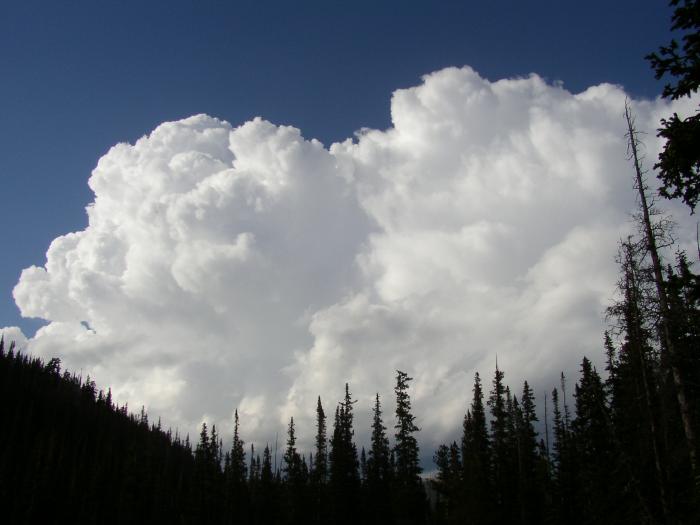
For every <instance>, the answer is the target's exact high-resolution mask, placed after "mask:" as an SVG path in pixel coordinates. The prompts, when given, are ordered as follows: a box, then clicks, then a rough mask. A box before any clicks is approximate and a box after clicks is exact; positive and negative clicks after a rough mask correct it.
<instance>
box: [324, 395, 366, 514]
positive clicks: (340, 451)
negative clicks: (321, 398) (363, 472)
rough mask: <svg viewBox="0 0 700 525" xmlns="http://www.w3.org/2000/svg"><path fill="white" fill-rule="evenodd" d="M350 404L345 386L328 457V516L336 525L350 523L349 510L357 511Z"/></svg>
mask: <svg viewBox="0 0 700 525" xmlns="http://www.w3.org/2000/svg"><path fill="white" fill-rule="evenodd" d="M353 403H354V401H352V398H351V396H350V389H349V386H348V384H347V383H346V384H345V398H344V400H343V401H342V402H341V403H340V405H339V406H338V407H336V411H335V422H334V428H333V438H332V439H331V449H330V453H329V463H330V491H331V499H332V515H333V520H334V521H335V522H336V523H339V524H345V523H350V522H351V521H352V520H351V517H352V515H353V509H356V508H357V504H358V501H359V491H360V476H359V472H358V468H359V461H358V458H357V448H356V447H355V443H354V441H353V437H354V430H353Z"/></svg>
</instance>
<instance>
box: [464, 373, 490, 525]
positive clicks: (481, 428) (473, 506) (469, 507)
mask: <svg viewBox="0 0 700 525" xmlns="http://www.w3.org/2000/svg"><path fill="white" fill-rule="evenodd" d="M490 465H491V445H490V442H489V436H488V430H487V429H486V410H485V408H484V393H483V390H482V388H481V378H480V377H479V373H478V372H477V373H476V374H474V387H473V390H472V403H471V409H470V410H467V414H466V415H465V417H464V423H463V434H462V470H463V474H462V479H463V490H462V498H461V501H462V502H463V503H462V505H461V507H463V508H462V510H461V511H460V512H461V514H462V515H464V516H469V517H470V520H471V523H475V524H483V523H488V522H489V521H490V519H491V513H492V503H491V502H492V500H491V498H492V495H493V491H492V490H491V477H490Z"/></svg>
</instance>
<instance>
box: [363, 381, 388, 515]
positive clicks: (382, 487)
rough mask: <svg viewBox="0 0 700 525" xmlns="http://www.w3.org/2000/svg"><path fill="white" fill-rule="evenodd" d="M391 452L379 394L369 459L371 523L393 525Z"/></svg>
mask: <svg viewBox="0 0 700 525" xmlns="http://www.w3.org/2000/svg"><path fill="white" fill-rule="evenodd" d="M390 455H391V452H390V450H389V439H388V438H387V437H386V427H385V426H384V423H383V421H382V407H381V403H380V401H379V394H378V393H377V394H376V396H375V400H374V407H373V409H372V434H371V437H370V449H369V458H368V459H367V482H366V487H367V490H366V494H367V498H366V502H367V520H368V522H369V523H376V524H390V523H391V519H392V517H391V465H390V463H389V461H390Z"/></svg>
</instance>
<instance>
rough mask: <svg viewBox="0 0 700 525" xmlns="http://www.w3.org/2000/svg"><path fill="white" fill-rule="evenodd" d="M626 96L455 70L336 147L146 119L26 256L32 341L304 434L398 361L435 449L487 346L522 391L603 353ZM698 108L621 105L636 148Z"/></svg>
mask: <svg viewBox="0 0 700 525" xmlns="http://www.w3.org/2000/svg"><path fill="white" fill-rule="evenodd" d="M624 100H625V93H624V92H623V91H622V89H621V88H619V87H616V86H611V85H600V86H596V87H592V88H590V89H588V90H586V91H585V92H583V93H579V94H571V93H569V92H568V91H566V90H565V89H563V88H562V87H561V86H559V85H550V84H547V83H546V82H545V81H543V80H542V79H541V78H540V77H538V76H536V75H532V76H530V77H529V78H521V79H507V80H500V81H497V82H489V81H487V80H485V79H483V78H481V77H480V76H479V75H478V74H477V73H476V72H474V71H473V70H471V69H470V68H462V69H456V68H450V69H445V70H443V71H439V72H437V73H433V74H431V75H428V76H426V77H424V79H423V83H422V84H421V85H420V86H417V87H414V88H411V89H405V90H399V91H397V92H395V93H394V95H393V97H392V104H391V108H392V120H393V127H391V128H390V129H388V130H386V131H378V130H362V131H360V132H358V134H357V137H356V139H355V140H351V139H348V140H346V141H345V142H343V143H338V144H333V145H332V146H331V147H330V149H326V148H324V146H323V145H322V144H321V143H319V142H318V141H316V140H311V141H308V140H305V139H304V138H303V137H302V135H301V133H300V132H299V130H297V129H295V128H292V127H281V126H275V125H273V124H271V123H269V122H266V121H264V120H261V119H255V120H253V121H251V122H247V123H245V124H243V125H242V126H240V127H237V128H232V127H231V126H230V125H229V124H228V123H226V122H223V121H220V120H217V119H215V118H211V117H208V116H205V115H197V116H194V117H191V118H188V119H185V120H181V121H178V122H167V123H164V124H161V125H160V126H159V127H158V128H156V129H155V130H154V131H153V132H152V133H151V134H150V135H149V136H147V137H143V138H142V139H140V140H138V141H137V142H136V144H134V145H129V144H119V145H117V146H114V147H113V148H112V149H111V150H110V151H109V152H108V153H107V154H106V155H105V156H104V157H102V158H101V159H100V161H99V163H98V165H97V167H96V168H95V170H94V171H93V173H92V177H91V178H90V181H89V184H90V187H91V188H92V190H93V192H94V194H95V199H94V202H93V203H92V204H91V205H90V206H89V207H88V216H89V225H88V227H87V228H86V229H85V230H83V231H80V232H76V233H69V234H67V235H64V236H62V237H59V238H57V239H55V240H54V241H53V242H52V244H51V246H50V247H49V250H48V252H47V261H46V264H45V266H43V267H36V266H33V267H31V268H27V269H25V270H24V271H23V272H22V275H21V278H20V280H19V283H18V284H17V286H16V288H15V290H14V297H15V300H16V302H17V305H18V306H19V308H20V310H21V312H22V315H24V316H27V317H40V318H43V319H46V320H47V321H49V324H48V325H47V326H45V327H44V328H41V329H40V330H39V331H38V332H37V333H36V335H35V336H34V337H32V338H31V339H30V340H29V341H28V342H27V343H26V344H27V346H28V347H29V349H30V351H32V352H34V353H35V354H38V355H41V356H43V357H47V358H48V357H52V356H60V357H61V358H62V359H63V362H64V364H65V365H66V366H67V367H69V368H70V369H72V370H83V374H84V375H85V374H86V373H90V374H91V375H92V376H93V377H95V378H97V379H98V381H99V384H101V385H111V386H112V388H113V392H114V394H115V396H116V398H117V399H118V400H120V401H121V402H125V401H128V402H129V405H130V406H131V407H134V408H136V407H138V406H140V405H141V404H144V405H146V407H147V409H148V410H149V412H150V413H152V414H153V415H161V416H162V417H163V419H164V421H165V422H166V423H167V424H171V425H174V426H178V427H179V428H180V429H181V431H190V432H193V431H194V429H195V427H196V426H197V425H198V423H199V422H200V421H202V420H203V419H207V420H208V421H212V422H215V423H217V426H220V427H222V428H223V429H225V431H228V429H229V428H230V420H231V415H232V413H233V410H234V409H235V408H238V410H239V413H240V414H241V423H242V427H243V432H244V437H246V438H247V439H248V440H249V441H256V442H258V443H260V442H265V441H270V440H274V435H275V433H276V432H277V431H283V429H284V427H283V423H284V422H285V421H286V420H288V418H289V416H294V417H295V419H296V420H297V421H299V423H300V426H299V433H300V434H301V435H302V438H306V439H305V440H304V441H306V442H307V443H308V442H309V441H310V439H311V436H312V434H313V410H314V407H315V399H316V396H317V395H319V394H320V395H321V397H322V399H323V400H324V401H325V404H326V408H327V411H328V412H330V413H332V407H333V406H334V404H335V402H336V401H337V400H339V399H340V397H341V395H342V389H343V384H344V383H345V382H346V381H348V382H349V383H350V385H351V390H352V391H353V393H354V395H355V397H356V398H357V399H358V400H359V403H358V405H357V409H358V415H359V416H360V417H359V418H358V422H357V432H358V438H359V439H360V440H362V439H363V436H364V435H365V434H366V433H367V427H368V421H367V413H368V412H369V408H370V406H371V397H372V396H373V394H374V392H376V391H379V392H380V394H382V395H383V396H384V397H385V403H386V408H387V417H388V419H389V421H390V413H391V407H392V403H391V396H392V386H393V376H394V373H395V370H396V369H397V368H398V369H402V370H405V371H407V372H408V373H409V374H410V375H411V376H413V377H414V378H415V381H414V383H413V391H412V394H413V398H414V405H415V407H416V413H417V417H418V422H419V425H420V426H422V427H423V429H424V431H423V433H422V436H421V442H422V443H424V445H425V447H426V448H427V449H430V447H431V446H433V445H434V443H436V442H437V441H439V440H442V439H444V438H445V437H446V436H452V435H453V434H454V433H455V432H456V431H457V430H456V429H457V428H458V426H459V425H460V423H461V417H462V415H463V413H464V411H465V409H466V406H467V403H468V400H469V391H470V389H471V382H472V377H473V373H474V371H477V370H479V371H481V372H482V375H486V376H489V377H490V375H491V372H492V370H493V368H494V365H495V360H496V356H498V363H499V366H500V367H501V368H503V369H504V370H505V371H506V374H507V376H506V377H507V379H509V381H510V382H511V384H512V385H513V386H514V387H516V389H517V388H519V386H518V385H519V384H520V383H521V382H522V380H523V379H528V380H530V381H531V382H532V383H534V384H536V385H541V386H542V387H544V386H547V387H549V386H550V383H551V382H553V381H555V379H556V377H557V375H558V372H559V370H562V369H565V370H574V369H575V368H576V365H577V363H578V361H579V360H580V357H581V356H582V355H583V354H584V353H585V354H588V355H590V356H591V357H593V358H594V359H595V358H597V357H598V356H599V355H600V354H601V349H600V347H601V339H602V335H601V334H602V330H603V327H604V323H603V311H604V308H605V306H606V304H607V303H608V301H609V299H610V298H611V297H612V295H613V291H614V283H615V281H616V272H617V270H616V267H615V263H614V254H615V251H616V245H617V241H618V239H619V238H620V237H621V236H622V235H624V232H625V231H626V230H627V229H628V228H629V212H630V210H632V209H633V208H634V194H633V190H632V182H631V171H630V166H629V164H628V162H627V160H626V155H625V153H626V147H625V138H624V132H625V131H624V121H623V118H622V111H623V104H624ZM692 107H693V103H692V102H691V101H687V100H686V101H681V102H677V103H675V105H674V106H673V107H670V106H669V104H668V103H666V102H663V101H658V100H657V101H653V102H649V101H646V102H635V103H633V109H634V111H635V113H636V115H637V124H638V126H639V128H640V129H641V130H646V131H651V133H650V134H649V135H647V136H646V139H647V148H648V150H649V152H648V156H649V158H655V156H656V151H658V148H659V144H658V142H657V139H655V138H654V137H655V135H654V133H653V130H654V129H655V128H656V127H657V126H658V122H659V119H660V118H661V117H663V116H665V115H668V114H669V113H671V112H672V111H677V112H679V113H681V114H682V113H683V112H685V113H690V111H691V110H692ZM681 213H684V212H681ZM15 332H16V330H15ZM13 333H14V332H13ZM14 335H15V336H19V334H16V333H15V334H14ZM389 421H387V422H389ZM427 452H428V453H430V450H427Z"/></svg>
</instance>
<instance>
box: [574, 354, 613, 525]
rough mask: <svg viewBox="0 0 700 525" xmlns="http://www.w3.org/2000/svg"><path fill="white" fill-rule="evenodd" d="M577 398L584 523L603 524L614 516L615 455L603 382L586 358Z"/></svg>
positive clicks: (576, 427)
mask: <svg viewBox="0 0 700 525" xmlns="http://www.w3.org/2000/svg"><path fill="white" fill-rule="evenodd" d="M574 396H575V398H576V418H575V419H574V421H573V423H572V431H573V442H574V447H575V453H576V457H577V465H578V466H579V468H578V471H577V477H578V478H579V480H580V482H579V487H578V489H579V494H580V496H579V499H580V501H581V502H582V505H581V507H582V508H581V510H582V516H583V518H584V519H583V522H584V523H600V522H601V521H604V520H606V519H607V518H608V517H610V516H611V515H612V513H613V511H614V510H615V506H616V501H615V499H614V497H613V496H614V494H615V491H614V490H612V489H613V487H612V486H611V484H610V478H611V476H610V466H611V465H613V464H614V460H615V454H614V449H613V442H612V434H611V429H610V427H609V422H610V414H609V413H608V407H607V402H606V399H605V389H604V386H603V381H602V380H601V378H600V376H599V375H598V372H597V371H596V370H595V368H594V367H593V366H592V365H591V362H590V361H589V360H588V359H587V358H585V357H584V358H583V361H582V363H581V379H580V380H579V382H578V384H577V385H576V387H575V394H574Z"/></svg>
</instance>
